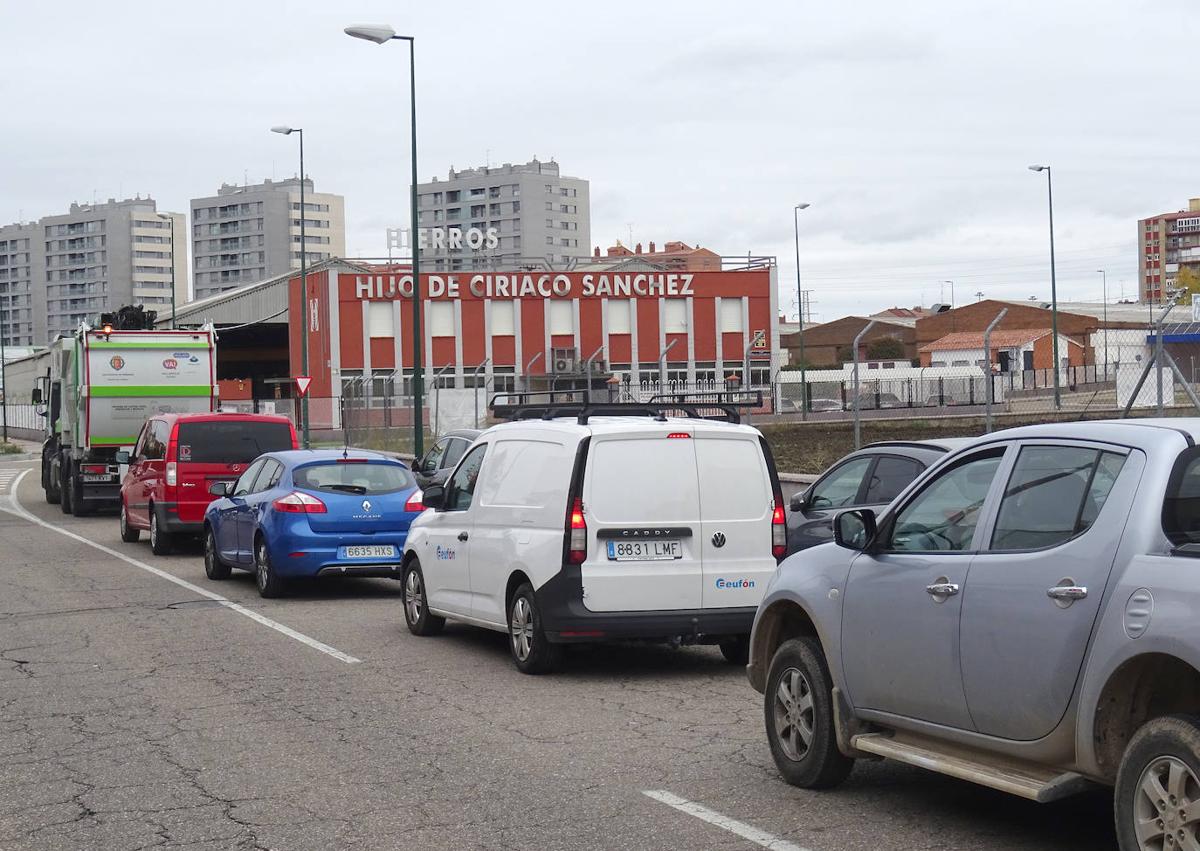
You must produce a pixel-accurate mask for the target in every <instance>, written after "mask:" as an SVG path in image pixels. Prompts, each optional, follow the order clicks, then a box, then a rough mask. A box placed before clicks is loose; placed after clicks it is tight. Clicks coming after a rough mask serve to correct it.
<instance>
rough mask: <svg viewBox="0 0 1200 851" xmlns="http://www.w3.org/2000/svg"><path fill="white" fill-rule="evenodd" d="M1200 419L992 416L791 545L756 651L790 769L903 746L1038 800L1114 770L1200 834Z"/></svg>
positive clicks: (1122, 789) (1179, 825) (815, 775)
mask: <svg viewBox="0 0 1200 851" xmlns="http://www.w3.org/2000/svg"><path fill="white" fill-rule="evenodd" d="M1198 439H1200V419H1172V420H1126V421H1119V422H1117V421H1114V422H1091V423H1060V424H1048V425H1039V426H1030V427H1026V428H1020V429H1013V430H1009V431H1002V432H997V433H995V434H992V435H989V436H987V437H985V438H981V439H979V440H978V441H977V442H975V443H974V444H973V445H971V446H969V447H967V448H965V449H962V450H960V451H959V452H957V453H956V454H955V455H954V456H953V457H951V458H948V459H946V460H944V461H943V462H942V463H939V464H936V465H935V466H933V467H932V468H930V469H929V470H928V471H926V473H925V474H923V475H922V476H921V477H919V478H918V479H917V480H916V481H915V482H913V484H911V485H910V486H909V487H908V488H907V489H906V490H905V491H904V492H903V493H902V494H901V495H900V496H899V497H898V498H897V499H896V500H895V501H894V502H892V504H891V505H890V506H889V507H888V508H887V509H886V510H884V511H883V512H882V513H880V514H879V515H878V516H877V515H876V513H875V512H874V511H872V510H871V509H852V510H849V511H845V512H843V513H841V514H839V515H838V516H837V518H836V520H835V540H836V543H835V544H827V545H824V546H818V547H813V548H811V549H808V550H805V551H804V552H801V553H798V554H797V555H795V556H792V557H791V558H788V559H786V560H785V561H784V562H783V563H782V564H781V565H780V569H779V571H778V573H777V574H776V575H775V576H774V577H773V579H772V581H771V582H770V584H769V586H768V588H767V591H766V594H765V596H764V599H763V601H762V605H761V606H760V608H759V612H758V616H757V618H756V621H755V626H754V635H753V639H752V644H751V658H750V664H749V666H748V669H747V670H748V673H749V677H750V682H751V683H752V684H753V686H754V687H755V688H756V689H757V690H759V691H760V692H762V693H763V694H764V704H763V709H764V716H765V722H766V733H767V739H768V742H769V744H770V748H771V752H772V755H773V757H774V760H775V764H776V765H777V767H778V768H779V771H780V773H781V774H782V775H783V777H784V779H785V780H787V781H788V782H789V783H792V784H794V785H798V786H804V787H814V788H816V787H826V786H832V785H835V784H836V783H838V782H840V781H841V780H842V779H843V778H844V777H845V776H846V775H847V774H848V773H849V771H850V770H851V767H852V765H853V762H854V760H855V759H856V758H858V757H864V756H865V757H879V756H882V757H888V758H892V759H896V760H900V761H903V762H908V763H912V764H915V765H920V766H923V767H925V768H929V769H933V770H935V771H940V772H943V773H945V774H949V775H951V776H954V777H958V778H961V779H965V780H971V781H974V782H976V783H981V784H983V785H986V786H991V787H993V788H996V789H1000V790H1003V791H1006V792H1011V793H1014V794H1017V795H1021V796H1023V797H1026V798H1029V799H1031V800H1034V801H1049V800H1053V799H1056V798H1059V797H1062V796H1064V795H1067V794H1070V793H1071V792H1073V791H1076V790H1079V789H1081V788H1084V787H1086V786H1088V785H1089V784H1090V783H1099V784H1103V785H1107V786H1113V787H1115V797H1114V803H1115V816H1116V829H1117V835H1118V839H1119V842H1120V847H1121V848H1122V849H1125V851H1133V850H1134V849H1138V851H1145V849H1156V851H1157V849H1167V848H1195V847H1198V843H1200V803H1198V802H1200V633H1198V632H1197V629H1196V612H1197V611H1198V610H1200V583H1197V581H1196V575H1197V570H1196V568H1200V561H1197V560H1196V559H1197V557H1200V446H1197V440H1198Z"/></svg>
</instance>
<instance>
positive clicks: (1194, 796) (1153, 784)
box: [1133, 756, 1200, 851]
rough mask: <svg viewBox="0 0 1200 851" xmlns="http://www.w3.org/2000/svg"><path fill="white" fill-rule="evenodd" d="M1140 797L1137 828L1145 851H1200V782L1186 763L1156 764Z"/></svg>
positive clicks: (1165, 759)
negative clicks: (1198, 832)
mask: <svg viewBox="0 0 1200 851" xmlns="http://www.w3.org/2000/svg"><path fill="white" fill-rule="evenodd" d="M1136 795H1137V798H1136V801H1135V803H1134V808H1133V818H1134V823H1133V824H1134V832H1135V834H1136V835H1137V841H1138V848H1139V849H1141V851H1166V849H1172V851H1174V849H1176V848H1178V849H1182V851H1200V836H1198V835H1197V828H1200V782H1197V780H1196V775H1195V774H1193V773H1192V770H1191V769H1190V768H1189V767H1188V766H1187V765H1186V764H1185V763H1184V762H1183V760H1181V759H1177V758H1176V757H1173V756H1160V757H1159V758H1158V759H1155V760H1152V761H1151V762H1150V764H1149V765H1147V766H1146V768H1145V770H1144V771H1142V776H1141V778H1140V779H1139V780H1138V788H1137V793H1136Z"/></svg>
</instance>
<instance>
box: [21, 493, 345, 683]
mask: <svg viewBox="0 0 1200 851" xmlns="http://www.w3.org/2000/svg"><path fill="white" fill-rule="evenodd" d="M30 472H31V471H30V470H25V471H24V472H22V473H21V474H20V475H19V476H17V478H16V481H15V482H14V483H13V486H12V490H11V491H10V492H9V494H8V500H9V503H10V504H11V507H10V508H5V507H3V506H2V505H0V511H5V512H8V513H9V514H15V515H16V516H18V517H20V518H21V519H22V520H28V521H29V522H30V523H35V524H37V525H38V526H42V527H43V528H46V529H49V530H51V531H52V532H57V533H58V534H60V535H65V536H66V537H68V538H71V539H73V540H76V541H79V542H80V543H81V544H87V545H88V546H89V547H92V548H94V549H97V550H100V552H102V553H105V554H107V555H110V556H112V557H113V558H116V559H120V560H121V561H123V562H125V563H126V564H131V565H133V566H134V567H137V568H140V569H141V570H144V571H146V572H147V573H152V574H154V575H155V576H159V577H162V578H163V579H166V580H167V581H168V582H174V583H175V584H176V585H178V586H180V587H181V588H186V589H187V590H189V591H191V592H192V593H193V594H199V595H200V596H201V597H206V598H208V599H209V600H214V601H216V602H218V603H220V604H221V605H222V606H224V607H225V608H227V609H230V610H231V611H234V612H237V613H238V614H239V615H245V616H246V617H248V618H250V620H252V621H255V622H256V623H260V624H262V625H263V626H265V627H269V628H270V629H273V630H275V631H276V632H279V633H282V634H284V635H286V636H287V637H288V638H294V639H295V640H296V641H299V642H300V643H301V644H307V645H308V646H309V647H311V648H313V649H314V650H319V651H320V652H322V653H324V654H325V655H326V656H332V657H333V658H334V659H337V660H338V661H340V662H345V663H346V664H348V665H355V664H358V663H359V662H361V661H362V659H358V658H356V657H354V656H351V655H350V654H348V653H343V652H342V651H341V650H338V649H337V648H336V647H330V646H329V645H328V644H324V643H322V642H320V641H317V640H316V639H315V638H311V637H309V636H307V635H305V634H304V633H302V632H297V631H296V630H294V629H292V628H291V627H290V626H284V625H283V624H281V623H280V622H279V621H275V620H271V619H270V618H269V617H267V616H266V615H261V614H259V613H258V612H256V611H254V610H253V609H247V608H246V607H245V606H243V605H241V604H240V603H235V602H233V600H230V599H229V598H227V597H222V596H221V595H220V594H214V593H213V592H212V591H209V590H207V589H204V588H201V587H200V586H199V585H193V584H192V583H190V582H188V581H187V580H186V579H180V578H179V577H178V576H172V575H171V574H170V573H167V572H166V571H165V570H161V569H159V568H157V567H154V566H153V565H149V564H146V563H145V562H144V561H138V560H137V559H135V558H130V557H129V556H127V555H125V554H124V553H121V552H118V551H117V550H114V549H112V548H111V547H106V546H104V545H103V544H98V543H96V542H95V541H89V540H88V539H87V538H85V537H83V536H82V535H76V534H75V533H74V532H69V531H67V530H66V529H64V528H62V527H61V526H55V525H54V524H53V523H48V522H46V521H45V520H42V519H41V518H40V517H36V516H34V515H33V514H31V513H29V512H28V511H27V510H26V509H25V507H24V506H22V505H21V503H20V502H19V501H18V500H17V490H18V489H19V487H20V485H21V480H22V479H24V478H25V476H26V475H28V474H29V473H30Z"/></svg>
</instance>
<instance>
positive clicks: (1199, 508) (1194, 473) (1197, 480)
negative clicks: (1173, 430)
mask: <svg viewBox="0 0 1200 851" xmlns="http://www.w3.org/2000/svg"><path fill="white" fill-rule="evenodd" d="M1163 531H1164V532H1166V533H1167V538H1168V539H1170V541H1171V543H1172V544H1175V545H1176V546H1183V545H1184V544H1200V446H1195V447H1192V448H1191V449H1185V450H1184V451H1183V452H1182V453H1180V455H1179V458H1178V459H1177V460H1176V461H1175V468H1174V469H1173V470H1172V471H1171V478H1170V480H1169V481H1168V482H1167V493H1166V498H1165V499H1164V500H1163Z"/></svg>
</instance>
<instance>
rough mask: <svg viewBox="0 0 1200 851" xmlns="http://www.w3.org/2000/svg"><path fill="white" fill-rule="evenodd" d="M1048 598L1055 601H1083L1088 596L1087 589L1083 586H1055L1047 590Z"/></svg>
mask: <svg viewBox="0 0 1200 851" xmlns="http://www.w3.org/2000/svg"><path fill="white" fill-rule="evenodd" d="M1046 596H1047V597H1052V598H1053V599H1055V600H1082V599H1083V598H1084V597H1086V596H1087V588H1085V587H1083V586H1082V585H1055V586H1054V587H1053V588H1047V589H1046Z"/></svg>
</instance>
